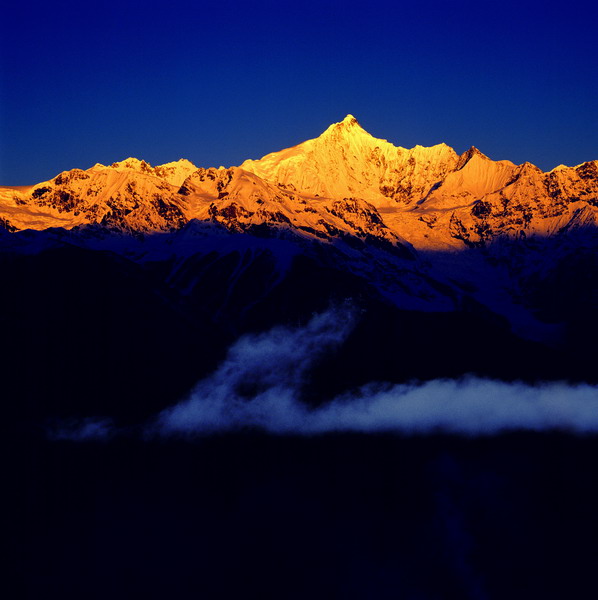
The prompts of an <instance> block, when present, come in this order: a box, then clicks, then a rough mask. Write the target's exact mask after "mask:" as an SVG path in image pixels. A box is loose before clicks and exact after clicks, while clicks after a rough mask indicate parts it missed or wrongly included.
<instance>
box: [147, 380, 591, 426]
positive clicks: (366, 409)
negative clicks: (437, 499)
mask: <svg viewBox="0 0 598 600" xmlns="http://www.w3.org/2000/svg"><path fill="white" fill-rule="evenodd" d="M245 428H258V429H262V430H264V431H267V432H270V433H276V434H299V435H314V434H323V433H331V432H363V433H375V432H396V433H405V434H425V433H434V432H443V433H453V434H461V435H472V436H483V435H495V434H498V433H501V432H504V431H514V430H528V431H550V430H560V431H568V432H574V433H593V432H598V388H596V387H593V386H589V385H578V386H570V385H566V384H564V383H550V384H544V385H540V386H530V385H526V384H523V383H504V382H500V381H490V380H484V379H477V378H465V379H462V380H459V381H454V380H435V381H429V382H426V383H422V384H418V385H415V384H414V385H395V386H382V385H370V386H367V387H365V388H362V389H361V390H359V392H358V393H357V394H355V395H352V396H345V397H342V398H338V399H335V400H334V401H332V402H331V403H330V404H327V405H325V406H323V407H321V408H318V409H314V410H310V409H308V408H307V407H305V405H303V404H301V403H300V402H299V401H298V400H297V399H296V398H295V397H294V394H293V390H290V389H278V388H277V389H270V390H267V391H265V392H264V393H262V394H259V395H258V396H256V397H254V398H252V399H251V400H249V401H247V400H244V399H240V398H238V397H234V396H229V397H227V398H222V399H218V398H214V397H205V396H203V395H202V394H201V392H200V393H196V394H194V395H193V396H192V397H191V398H190V399H189V400H187V401H185V402H182V403H181V404H178V405H177V406H176V407H174V408H173V409H170V410H168V411H166V412H165V413H163V414H162V415H161V416H160V417H159V419H158V424H157V427H156V431H158V432H159V433H160V434H162V435H181V434H182V435H197V434H209V433H216V432H225V431H238V430H242V429H245Z"/></svg>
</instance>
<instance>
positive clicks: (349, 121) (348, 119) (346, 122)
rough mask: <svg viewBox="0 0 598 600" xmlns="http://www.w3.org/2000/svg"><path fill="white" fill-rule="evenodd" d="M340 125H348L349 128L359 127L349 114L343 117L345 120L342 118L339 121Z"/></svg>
mask: <svg viewBox="0 0 598 600" xmlns="http://www.w3.org/2000/svg"><path fill="white" fill-rule="evenodd" d="M341 123H342V124H343V125H349V126H350V125H359V123H358V122H357V119H356V118H355V117H354V116H353V115H351V114H348V115H347V116H346V117H345V118H344V119H343V120H342V121H341Z"/></svg>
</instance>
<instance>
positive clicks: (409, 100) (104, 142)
mask: <svg viewBox="0 0 598 600" xmlns="http://www.w3.org/2000/svg"><path fill="white" fill-rule="evenodd" d="M11 5H12V6H10V7H9V8H5V9H3V34H2V36H1V38H0V45H1V46H0V48H1V54H0V57H1V58H0V60H1V88H0V119H1V120H0V136H1V137H0V144H1V146H0V183H2V184H5V185H18V184H27V183H34V182H37V181H42V180H44V179H48V178H50V177H53V176H54V175H56V174H57V173H59V172H60V171H63V170H66V169H70V168H73V167H80V168H88V167H90V166H91V165H93V164H94V163H96V162H102V163H105V164H106V163H108V164H109V163H111V162H114V161H116V160H120V159H123V158H125V157H127V156H136V157H138V158H144V159H146V160H147V161H149V162H150V163H152V164H159V163H163V162H167V161H170V160H176V159H178V158H181V157H184V158H188V159H190V160H192V161H193V162H194V163H196V164H197V165H199V166H219V165H225V166H229V165H234V164H239V163H240V162H242V161H243V160H244V159H245V158H259V157H261V156H262V155H264V154H266V153H268V152H271V151H275V150H279V149H281V148H284V147H288V146H291V145H294V144H297V143H299V142H301V141H303V140H305V139H307V138H310V137H315V136H317V135H319V134H320V133H321V131H322V130H324V129H325V128H326V127H327V126H328V125H329V124H330V123H332V122H335V121H339V120H341V119H342V118H343V117H344V116H345V115H346V114H347V113H352V114H354V115H355V116H356V117H357V119H358V120H359V121H360V123H361V124H362V126H363V127H364V128H365V129H367V130H368V131H369V132H370V133H372V134H373V135H375V136H377V137H383V138H387V139H388V140H389V141H391V142H393V143H395V144H397V145H401V146H406V147H411V146H413V145H415V144H421V145H432V144H435V143H438V142H442V141H443V142H446V143H447V144H449V145H451V146H453V147H454V148H455V149H456V150H457V151H459V152H462V151H463V150H465V149H466V148H468V147H469V146H470V145H472V144H473V145H475V146H477V147H479V148H480V149H481V150H482V151H483V152H485V153H486V154H488V155H489V156H490V157H491V158H494V159H503V158H508V159H510V160H513V161H515V162H523V161H525V160H529V161H530V162H533V163H535V164H537V165H538V166H540V167H542V168H544V169H550V168H552V167H554V166H556V165H557V164H559V163H565V164H577V163H580V162H583V161H585V160H591V159H598V42H597V37H598V36H597V35H596V23H597V22H598V8H597V7H596V4H595V3H593V2H583V3H582V2H569V3H562V4H561V5H560V6H557V5H553V4H552V3H544V2H525V0H522V1H521V2H511V1H508V2H502V3H499V2H481V1H479V2H469V1H464V2H459V1H458V0H452V1H450V2H449V1H447V2H439V1H429V2H418V1H416V0H412V1H410V2H402V1H400V0H399V1H396V2H392V3H390V2H389V3H386V2H371V3H366V2H365V1H364V2H351V1H345V2H329V1H326V0H321V1H319V2H301V1H300V0H297V1H295V2H292V3H286V2H283V1H282V0H279V1H278V2H260V1H259V0H258V1H255V2H247V1H246V2H229V1H226V0H224V1H218V2H181V1H177V0H174V1H172V2H170V3H152V2H120V3H118V4H116V3H115V4H109V5H108V7H104V6H103V5H102V4H100V3H88V2H81V1H80V0H79V1H78V2H60V1H57V2H56V3H50V2H48V3H43V4H41V3H40V4H39V5H37V4H33V3H31V2H26V1H21V2H19V3H16V2H15V3H11Z"/></svg>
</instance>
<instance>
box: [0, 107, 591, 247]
mask: <svg viewBox="0 0 598 600" xmlns="http://www.w3.org/2000/svg"><path fill="white" fill-rule="evenodd" d="M597 165H598V163H597V161H595V160H594V161H590V162H586V163H583V164H581V165H578V166H576V167H565V166H559V167H557V168H555V169H553V170H552V171H550V172H547V173H545V172H542V171H541V170H540V169H538V168H537V167H535V166H534V165H531V164H530V163H524V164H522V165H515V164H513V163H512V162H509V161H508V160H500V161H493V160H491V159H490V158H488V157H487V156H485V155H484V154H483V153H482V152H480V151H479V150H478V149H477V148H475V147H471V148H470V149H469V150H468V151H466V152H464V153H463V154H462V155H458V154H457V153H456V152H455V151H454V150H453V149H452V148H450V147H449V146H447V145H446V144H438V145H436V146H432V147H430V148H424V147H422V146H415V147H414V148H411V149H406V148H402V147H400V146H394V145H393V144H391V143H390V142H388V141H386V140H382V139H377V138H375V137H373V136H371V135H370V134H369V133H368V132H367V131H365V130H364V129H363V128H362V127H361V126H360V125H359V123H358V122H357V120H356V119H355V117H353V116H352V115H347V116H346V117H345V118H344V119H343V120H342V121H340V122H339V123H334V124H332V125H330V127H328V128H327V129H326V131H324V132H323V133H322V134H321V135H320V136H319V137H317V138H315V139H311V140H307V141H305V142H302V143H300V144H298V145H297V146H294V147H292V148H287V149H285V150H280V151H278V152H273V153H271V154H268V155H266V156H264V157H263V158H261V159H259V160H246V161H245V162H243V163H242V164H241V165H240V166H239V167H231V168H227V169H225V168H222V167H220V168H218V169H216V168H198V167H196V166H195V165H193V164H192V163H191V162H189V161H188V160H184V159H181V160H179V161H177V162H171V163H167V164H164V165H159V166H156V167H151V166H150V165H149V164H148V163H146V162H145V161H143V160H139V159H136V158H128V159H126V160H123V161H120V162H115V163H113V164H112V165H110V166H104V165H101V164H96V165H94V166H93V167H91V168H89V169H87V170H80V169H73V170H71V171H65V172H63V173H60V174H59V175H57V176H56V177H54V178H53V179H51V180H49V181H44V182H41V183H38V184H36V185H32V186H30V187H19V188H14V187H3V188H0V219H1V221H0V222H1V224H2V225H3V227H4V228H5V229H7V230H8V231H18V230H23V229H37V230H42V229H47V228H50V227H62V228H66V229H71V228H73V227H75V226H82V225H87V224H101V225H103V226H107V227H110V228H112V229H116V230H121V231H126V232H137V233H150V232H160V231H172V230H176V229H179V228H180V227H182V226H183V225H185V224H186V223H188V222H189V221H191V220H192V219H198V220H200V221H211V222H217V223H220V224H222V225H224V226H225V227H226V228H228V229H230V230H232V231H248V230H249V229H250V228H252V227H255V226H265V227H268V228H270V229H271V230H272V231H274V232H275V231H283V230H292V231H293V232H295V233H298V234H300V235H301V236H305V237H307V238H314V239H318V240H323V241H331V240H334V239H336V238H338V237H339V236H343V235H347V234H348V235H351V236H355V237H357V238H362V239H366V238H368V239H371V237H372V236H373V237H375V238H379V239H381V240H385V241H386V242H390V243H391V244H398V243H404V242H408V243H410V244H412V245H413V246H414V247H415V248H416V249H417V248H419V249H444V250H451V249H455V250H457V249H460V248H464V247H471V246H483V245H484V244H486V243H487V242H488V241H490V240H493V239H496V238H499V237H504V236H507V237H510V238H514V237H515V238H517V237H525V236H530V235H541V236H549V235H552V234H554V233H557V232H559V231H563V230H568V229H571V228H573V227H577V226H585V225H588V224H592V223H595V220H596V212H597V210H598V208H597V206H598V166H597Z"/></svg>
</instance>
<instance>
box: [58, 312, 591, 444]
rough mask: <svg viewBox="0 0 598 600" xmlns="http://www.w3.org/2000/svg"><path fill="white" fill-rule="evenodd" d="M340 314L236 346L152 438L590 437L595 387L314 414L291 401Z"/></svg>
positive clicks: (453, 394) (482, 389)
mask: <svg viewBox="0 0 598 600" xmlns="http://www.w3.org/2000/svg"><path fill="white" fill-rule="evenodd" d="M353 323H354V311H353V310H352V309H351V308H350V307H347V306H343V307H340V308H336V309H333V310H329V311H327V312H325V313H322V314H319V315H316V316H314V317H313V318H312V319H311V321H310V322H309V323H308V324H307V325H305V326H303V327H295V328H289V327H276V328H274V329H272V330H270V331H268V332H265V333H262V334H258V335H247V336H244V337H242V338H240V339H239V340H238V341H237V342H236V343H235V344H233V346H231V348H230V349H229V352H228V355H227V357H226V359H225V360H224V361H223V363H222V364H221V365H220V367H219V368H218V369H217V370H216V371H215V372H214V373H213V374H212V375H211V376H209V377H208V378H206V379H204V380H202V381H201V382H200V383H199V384H198V385H197V387H196V388H195V390H194V391H193V393H192V394H191V395H190V397H189V398H187V399H185V400H184V401H182V402H180V403H179V404H177V405H175V406H173V407H171V408H169V409H167V410H165V411H163V412H162V413H160V414H159V415H158V416H157V417H156V418H155V419H154V420H153V421H152V423H151V424H149V425H147V426H145V428H144V431H145V433H146V434H148V435H149V436H150V437H152V436H166V437H170V436H183V437H185V436H189V437H193V436H197V435H208V434H211V433H218V432H229V431H239V430H243V429H260V430H263V431H266V432H270V433H274V434H290V435H319V434H325V433H331V432H362V433H375V432H396V433H402V434H427V433H434V432H443V433H450V434H457V435H469V436H484V435H495V434H499V433H501V432H504V431H512V430H527V431H550V430H560V431H567V432H572V433H580V434H585V433H598V387H596V386H592V385H587V384H580V385H570V384H567V383H564V382H560V383H559V382H556V383H555V382H551V383H544V384H540V385H529V384H525V383H522V382H511V383H507V382H502V381H492V380H487V379H479V378H475V377H464V378H462V379H460V380H445V379H442V380H432V381H427V382H423V383H412V384H400V385H390V384H384V383H372V384H370V385H367V386H365V387H362V388H361V389H359V390H356V391H354V392H352V393H349V394H346V395H344V396H342V397H338V398H335V399H333V400H331V401H330V402H328V403H326V404H324V405H322V406H321V407H319V408H310V407H308V406H307V405H305V404H304V403H302V402H301V401H300V396H301V388H302V385H303V383H304V381H305V379H306V377H308V372H309V369H310V367H312V366H313V364H314V363H315V362H316V361H317V360H318V359H319V358H321V357H322V356H324V355H325V354H326V353H327V352H330V351H331V350H333V349H334V348H335V347H336V346H338V345H339V344H341V343H342V341H343V340H344V339H345V338H346V337H347V335H348V334H349V332H350V331H351V329H352V326H353ZM112 434H114V429H113V428H112V426H111V423H110V422H109V421H107V420H100V419H95V420H94V419H88V420H85V421H83V422H79V423H74V422H70V423H67V424H66V425H65V426H61V427H59V428H54V429H53V431H52V432H51V437H52V438H53V439H72V440H79V441H85V440H93V439H106V438H108V437H109V436H110V435H112Z"/></svg>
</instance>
